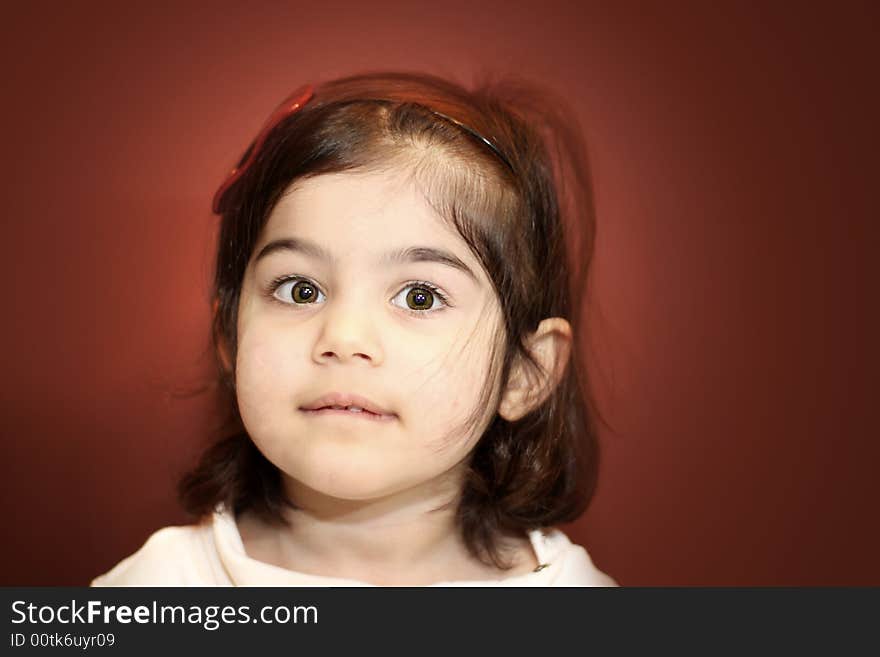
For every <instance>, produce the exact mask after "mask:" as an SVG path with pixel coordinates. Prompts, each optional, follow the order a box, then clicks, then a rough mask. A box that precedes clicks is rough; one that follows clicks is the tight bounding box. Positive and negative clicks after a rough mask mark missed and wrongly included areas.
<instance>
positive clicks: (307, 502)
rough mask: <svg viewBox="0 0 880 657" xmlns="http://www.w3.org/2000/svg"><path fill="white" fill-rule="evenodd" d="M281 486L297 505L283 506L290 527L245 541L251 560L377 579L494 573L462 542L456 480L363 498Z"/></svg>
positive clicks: (397, 581) (416, 581)
mask: <svg viewBox="0 0 880 657" xmlns="http://www.w3.org/2000/svg"><path fill="white" fill-rule="evenodd" d="M285 489H286V492H287V495H288V497H289V499H290V500H291V501H292V502H293V503H294V505H295V506H296V507H297V508H296V509H288V510H286V511H285V517H286V518H287V520H288V521H289V523H290V524H289V526H288V527H281V528H280V530H275V531H273V532H271V533H269V534H268V535H267V536H268V537H269V538H267V539H266V540H264V541H252V542H251V546H252V547H254V548H255V549H254V550H253V552H255V553H254V554H251V556H253V557H255V558H258V559H261V560H264V561H269V562H270V563H274V564H275V565H278V566H281V567H283V568H288V569H290V570H296V571H299V572H307V573H312V574H316V575H324V576H329V577H338V578H344V579H355V580H359V581H365V582H370V583H374V584H380V585H411V586H418V585H423V584H428V583H433V582H438V581H448V580H454V579H488V578H493V576H492V575H490V574H488V573H489V569H487V567H486V566H485V565H484V564H482V563H480V562H479V561H478V560H477V559H475V558H474V557H473V556H471V555H470V553H469V552H468V551H467V549H466V547H465V546H464V543H463V541H462V540H461V537H460V534H459V531H458V528H457V524H456V519H455V514H456V510H457V506H458V501H459V496H460V482H459V481H458V480H453V479H451V478H449V477H445V478H442V479H439V480H437V481H435V482H430V483H429V484H428V485H421V486H419V487H417V488H414V489H410V490H406V491H401V492H396V493H394V494H391V495H387V496H384V497H379V498H374V499H369V500H345V499H339V498H334V497H329V496H327V495H324V494H322V493H320V492H318V491H315V490H314V489H311V488H309V487H307V486H304V485H303V484H301V483H299V482H297V481H295V480H293V479H289V478H287V479H286V480H285ZM240 525H241V529H242V536H243V540H245V538H244V535H245V523H244V522H242V523H240ZM246 543H247V541H246ZM257 549H259V550H260V553H256V552H257ZM251 551H252V550H251V549H250V548H249V552H251ZM495 576H497V575H495Z"/></svg>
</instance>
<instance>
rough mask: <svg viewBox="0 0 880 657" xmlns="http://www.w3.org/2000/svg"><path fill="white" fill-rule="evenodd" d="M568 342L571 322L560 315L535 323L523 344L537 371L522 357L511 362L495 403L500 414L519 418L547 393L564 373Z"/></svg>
mask: <svg viewBox="0 0 880 657" xmlns="http://www.w3.org/2000/svg"><path fill="white" fill-rule="evenodd" d="M571 343H572V333H571V325H570V324H569V323H568V322H567V321H566V320H564V319H562V318H561V317H550V318H548V319H545V320H543V321H541V323H540V324H538V328H537V329H536V330H535V332H534V333H532V334H531V335H530V336H529V338H528V344H527V347H528V349H529V352H530V353H531V354H532V356H533V357H534V359H535V360H536V361H537V363H538V365H539V371H537V372H536V371H535V368H534V367H532V366H531V364H530V363H527V362H525V360H524V359H522V358H520V359H518V360H517V362H516V363H514V365H513V367H512V368H511V372H510V377H509V378H508V385H507V386H506V388H505V391H504V393H503V395H502V397H501V401H500V403H499V405H498V414H499V415H500V416H501V417H503V418H504V419H505V420H507V421H509V422H514V421H516V420H519V419H520V418H521V417H523V416H525V415H527V414H528V413H530V412H531V411H533V410H534V409H535V408H537V407H538V406H540V405H541V404H542V403H543V402H544V401H545V400H546V399H547V397H549V396H550V394H551V393H552V392H553V390H555V389H556V386H557V385H558V384H559V381H560V380H561V379H562V375H563V374H564V373H565V368H566V366H567V365H568V360H569V358H570V356H571ZM536 377H537V379H536Z"/></svg>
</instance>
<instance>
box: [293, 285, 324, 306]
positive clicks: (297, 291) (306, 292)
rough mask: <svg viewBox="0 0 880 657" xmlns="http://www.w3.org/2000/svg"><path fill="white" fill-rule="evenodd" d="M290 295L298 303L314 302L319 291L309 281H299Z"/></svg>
mask: <svg viewBox="0 0 880 657" xmlns="http://www.w3.org/2000/svg"><path fill="white" fill-rule="evenodd" d="M290 296H291V297H292V298H293V300H294V301H295V302H296V303H313V302H314V300H315V299H316V298H317V296H318V293H317V291H316V290H315V288H314V286H313V285H312V284H311V283H309V282H308V281H298V282H297V283H296V284H295V285H294V286H293V288H292V289H291V291H290Z"/></svg>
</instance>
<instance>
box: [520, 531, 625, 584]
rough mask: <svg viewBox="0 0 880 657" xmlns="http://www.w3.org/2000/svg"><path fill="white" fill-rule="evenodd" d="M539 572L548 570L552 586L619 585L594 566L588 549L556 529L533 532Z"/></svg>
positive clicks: (549, 582)
mask: <svg viewBox="0 0 880 657" xmlns="http://www.w3.org/2000/svg"><path fill="white" fill-rule="evenodd" d="M529 538H530V539H531V541H532V545H533V547H534V548H535V553H536V555H537V557H538V561H539V566H538V568H539V569H542V570H543V569H544V568H546V571H545V572H546V573H547V576H548V582H547V585H549V586H618V584H617V582H616V581H615V580H614V579H613V578H612V577H611V576H609V575H608V574H607V573H604V572H602V571H601V570H599V568H597V567H596V565H595V564H594V563H593V559H592V558H591V557H590V555H589V553H588V552H587V550H586V548H584V547H583V546H581V545H578V544H576V543H573V542H572V541H571V539H569V537H568V535H567V534H565V533H564V532H563V531H562V530H560V529H558V528H555V527H548V528H544V529H536V530H534V531H531V532H529Z"/></svg>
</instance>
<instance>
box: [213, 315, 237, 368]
mask: <svg viewBox="0 0 880 657" xmlns="http://www.w3.org/2000/svg"><path fill="white" fill-rule="evenodd" d="M219 307H220V301H219V299H214V303H213V304H212V305H211V312H212V317H213V318H214V319H215V320H216V317H217V311H218V309H219ZM216 342H217V355H218V357H219V359H220V364H221V365H222V366H223V370H224V371H225V372H226V373H227V374H231V373H232V371H233V367H232V356H231V355H230V353H229V345H228V344H226V338H225V337H224V336H223V334H222V332H221V333H219V334H218V335H217V336H216Z"/></svg>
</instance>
